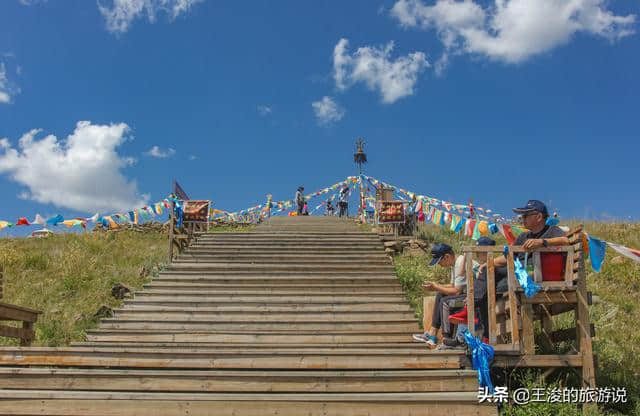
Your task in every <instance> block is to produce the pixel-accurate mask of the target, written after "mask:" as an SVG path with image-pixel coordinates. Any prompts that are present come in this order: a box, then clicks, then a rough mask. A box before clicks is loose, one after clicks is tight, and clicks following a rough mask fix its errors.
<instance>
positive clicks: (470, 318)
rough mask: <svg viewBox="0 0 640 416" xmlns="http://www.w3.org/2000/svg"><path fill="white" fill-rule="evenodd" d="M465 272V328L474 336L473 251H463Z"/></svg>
mask: <svg viewBox="0 0 640 416" xmlns="http://www.w3.org/2000/svg"><path fill="white" fill-rule="evenodd" d="M465 257H466V259H465V260H466V267H465V269H466V272H467V325H468V326H467V328H468V330H469V332H471V333H472V334H473V335H474V336H475V333H476V331H475V329H476V325H475V323H474V321H475V310H476V308H475V302H474V299H473V253H465Z"/></svg>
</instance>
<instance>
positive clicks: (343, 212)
mask: <svg viewBox="0 0 640 416" xmlns="http://www.w3.org/2000/svg"><path fill="white" fill-rule="evenodd" d="M348 200H349V187H348V186H347V185H345V186H343V187H342V189H341V190H340V195H339V196H338V206H339V207H340V212H338V217H346V216H349V202H348Z"/></svg>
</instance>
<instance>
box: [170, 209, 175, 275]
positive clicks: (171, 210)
mask: <svg viewBox="0 0 640 416" xmlns="http://www.w3.org/2000/svg"><path fill="white" fill-rule="evenodd" d="M174 208H175V202H173V201H171V207H170V208H169V263H171V261H172V260H173V221H174V213H173V211H174Z"/></svg>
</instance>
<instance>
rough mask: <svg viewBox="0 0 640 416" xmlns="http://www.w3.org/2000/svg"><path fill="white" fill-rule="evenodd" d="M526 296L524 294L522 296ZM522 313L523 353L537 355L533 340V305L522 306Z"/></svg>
mask: <svg viewBox="0 0 640 416" xmlns="http://www.w3.org/2000/svg"><path fill="white" fill-rule="evenodd" d="M521 296H524V294H521ZM520 313H521V315H522V352H523V353H524V354H525V355H531V354H535V353H536V347H535V342H534V338H533V336H534V335H533V306H532V305H531V304H522V305H520ZM511 319H512V322H513V316H512V318H511Z"/></svg>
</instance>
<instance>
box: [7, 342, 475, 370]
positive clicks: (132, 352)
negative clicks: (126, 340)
mask: <svg viewBox="0 0 640 416" xmlns="http://www.w3.org/2000/svg"><path fill="white" fill-rule="evenodd" d="M463 354H464V352H463V351H453V350H447V351H435V350H428V349H426V348H425V350H423V351H421V350H416V349H413V348H411V349H407V350H401V349H397V350H396V349H394V350H386V349H374V348H367V349H361V348H357V347H354V348H333V349H288V348H284V347H281V348H277V349H275V348H274V349H271V350H269V349H255V348H252V349H238V348H230V349H216V350H211V349H203V350H195V349H192V350H178V351H175V350H171V351H166V350H164V349H145V348H126V349H120V348H83V347H66V348H46V347H40V348H39V347H32V348H19V347H3V348H0V366H25V365H26V366H51V365H64V366H82V367H113V368H115V367H131V368H199V369H256V368H260V369H265V370H287V369H289V370H318V369H327V370H362V369H367V370H369V369H378V370H382V369H395V370H403V369H436V368H439V369H445V368H447V369H460V368H462V362H463V359H464V355H463Z"/></svg>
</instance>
